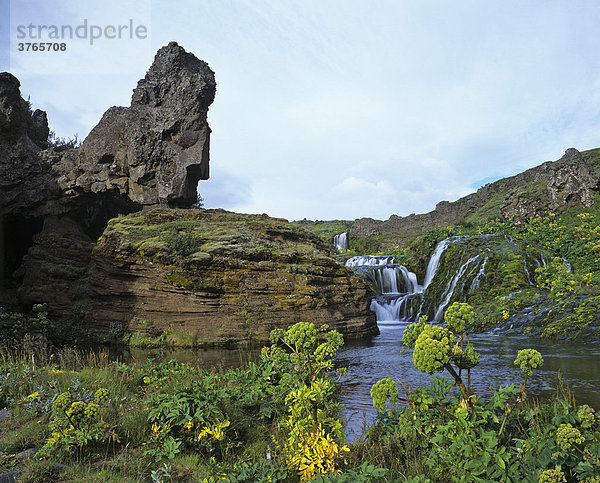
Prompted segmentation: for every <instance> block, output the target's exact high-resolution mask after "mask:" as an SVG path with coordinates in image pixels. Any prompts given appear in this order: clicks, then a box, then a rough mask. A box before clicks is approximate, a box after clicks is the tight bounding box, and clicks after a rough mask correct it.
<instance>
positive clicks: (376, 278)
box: [346, 256, 423, 322]
mask: <svg viewBox="0 0 600 483" xmlns="http://www.w3.org/2000/svg"><path fill="white" fill-rule="evenodd" d="M346 266H347V267H349V268H351V269H352V270H354V271H355V272H356V273H358V274H360V275H361V276H362V277H363V278H365V279H366V280H367V281H368V282H370V284H371V285H372V286H373V288H374V289H375V292H376V293H377V296H376V297H375V298H374V299H373V300H372V301H371V310H372V311H373V312H375V314H376V315H377V321H378V322H382V321H399V320H415V319H416V318H417V317H418V315H419V313H420V309H421V305H422V298H423V297H422V293H423V288H422V287H421V286H420V285H419V283H418V281H417V276H416V275H415V274H414V273H413V272H411V271H410V270H408V269H407V268H406V267H405V266H404V265H401V264H400V263H398V258H397V257H395V256H356V257H352V258H350V259H349V260H348V261H347V262H346Z"/></svg>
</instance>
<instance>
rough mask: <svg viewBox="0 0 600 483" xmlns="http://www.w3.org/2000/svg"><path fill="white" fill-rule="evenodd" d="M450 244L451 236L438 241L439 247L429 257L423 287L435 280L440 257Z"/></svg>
mask: <svg viewBox="0 0 600 483" xmlns="http://www.w3.org/2000/svg"><path fill="white" fill-rule="evenodd" d="M449 244H450V238H445V239H444V240H442V241H441V242H439V243H438V245H437V247H435V250H434V251H433V253H432V255H431V258H430V259H429V263H428V264H427V272H426V273H425V282H424V283H423V289H426V288H427V287H428V286H429V284H430V283H431V281H432V280H433V277H434V276H435V274H436V272H437V269H438V265H439V264H440V257H441V256H442V253H444V250H446V248H448V245H449Z"/></svg>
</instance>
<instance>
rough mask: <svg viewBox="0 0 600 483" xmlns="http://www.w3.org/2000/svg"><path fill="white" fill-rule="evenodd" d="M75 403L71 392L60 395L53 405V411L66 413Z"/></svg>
mask: <svg viewBox="0 0 600 483" xmlns="http://www.w3.org/2000/svg"><path fill="white" fill-rule="evenodd" d="M72 403H73V396H71V393H70V392H63V393H62V394H59V395H58V396H57V397H56V399H55V400H54V402H53V403H52V409H54V410H55V411H65V410H66V409H67V408H68V407H70V406H71V404H72Z"/></svg>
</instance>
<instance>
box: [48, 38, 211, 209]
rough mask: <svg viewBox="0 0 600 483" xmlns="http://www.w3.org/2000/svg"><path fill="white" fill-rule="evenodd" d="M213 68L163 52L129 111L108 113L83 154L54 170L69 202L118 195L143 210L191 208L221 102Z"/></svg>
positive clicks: (174, 51)
mask: <svg viewBox="0 0 600 483" xmlns="http://www.w3.org/2000/svg"><path fill="white" fill-rule="evenodd" d="M215 89H216V83H215V76H214V73H213V71H212V70H210V68H209V66H208V64H206V63H205V62H203V61H201V60H199V59H197V58H196V57H195V56H194V55H193V54H190V53H187V52H186V51H185V50H184V49H183V48H181V47H180V46H179V45H177V44H176V43H175V42H171V43H170V44H169V45H167V46H165V47H163V48H161V49H160V50H159V51H158V53H157V54H156V57H155V59H154V63H153V64H152V66H151V67H150V69H149V70H148V72H147V74H146V76H145V77H144V78H143V79H141V80H140V81H139V82H138V85H137V87H136V88H135V90H134V91H133V96H132V99H131V106H130V107H112V108H110V109H109V110H108V111H106V112H105V113H104V116H103V117H102V119H101V120H100V122H99V123H98V125H97V126H96V127H95V128H94V129H93V130H92V131H91V132H90V134H89V135H88V136H87V138H86V139H85V140H84V142H83V144H82V145H81V147H80V148H79V149H78V150H76V151H75V152H73V153H69V154H68V155H66V156H63V158H62V160H61V161H60V162H59V163H57V164H56V165H55V171H56V172H57V173H59V174H60V176H59V177H58V186H59V188H60V189H61V191H62V192H63V193H65V194H67V195H69V196H78V194H79V193H105V192H114V193H118V194H119V195H121V196H123V197H126V198H127V199H128V200H131V201H132V202H134V203H137V204H138V205H139V206H143V207H147V206H165V207H167V206H169V207H190V206H191V205H192V204H194V203H195V202H196V199H197V195H196V188H197V185H198V181H199V180H201V179H208V175H209V141H210V128H209V126H208V122H207V113H208V108H209V106H210V104H212V102H213V100H214V97H215Z"/></svg>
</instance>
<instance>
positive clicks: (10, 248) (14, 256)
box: [0, 214, 44, 289]
mask: <svg viewBox="0 0 600 483" xmlns="http://www.w3.org/2000/svg"><path fill="white" fill-rule="evenodd" d="M43 226H44V218H43V217H32V218H26V217H24V216H23V215H19V214H10V215H3V216H1V217H0V288H1V289H7V288H14V287H13V286H14V283H15V280H13V277H12V276H13V273H14V272H15V271H16V270H17V269H18V268H19V267H20V266H21V262H22V261H23V257H24V256H25V254H26V253H27V251H28V250H29V248H31V246H32V245H33V237H34V235H36V234H37V233H39V232H41V231H42V228H43Z"/></svg>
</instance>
